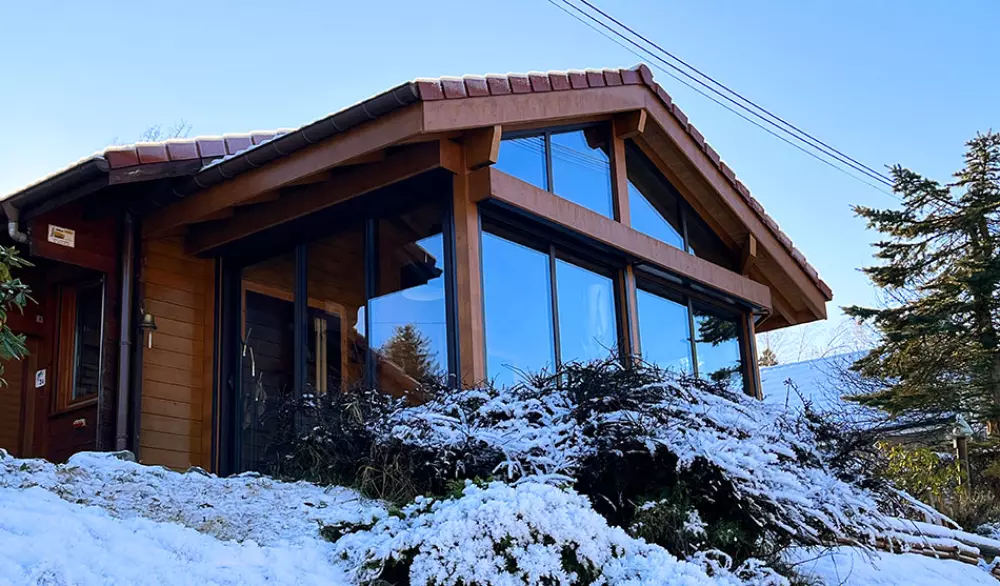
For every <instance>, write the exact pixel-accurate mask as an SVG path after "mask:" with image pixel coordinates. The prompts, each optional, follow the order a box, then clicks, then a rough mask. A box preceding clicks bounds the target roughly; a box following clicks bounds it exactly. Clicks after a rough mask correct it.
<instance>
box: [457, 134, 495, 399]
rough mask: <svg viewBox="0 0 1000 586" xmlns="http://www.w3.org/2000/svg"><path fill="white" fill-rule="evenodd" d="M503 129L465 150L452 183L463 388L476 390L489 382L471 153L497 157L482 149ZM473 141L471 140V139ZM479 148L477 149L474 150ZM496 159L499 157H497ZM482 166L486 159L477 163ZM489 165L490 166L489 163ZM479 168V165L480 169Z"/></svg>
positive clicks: (478, 140) (468, 144)
mask: <svg viewBox="0 0 1000 586" xmlns="http://www.w3.org/2000/svg"><path fill="white" fill-rule="evenodd" d="M499 130H500V129H499V127H497V128H495V129H491V131H490V133H489V135H490V136H489V140H484V137H483V135H482V134H478V135H477V137H476V139H477V140H470V141H469V142H468V143H467V144H466V148H465V149H463V152H462V158H463V163H464V170H461V171H459V172H458V173H456V174H455V177H454V180H453V183H452V205H453V206H454V218H455V272H456V284H457V287H456V288H457V293H458V299H457V305H458V345H459V355H460V364H459V367H460V368H461V379H462V380H461V384H462V385H463V386H472V385H475V384H477V383H480V382H482V381H484V380H486V333H485V329H484V322H483V279H482V267H481V262H480V261H481V256H480V242H481V240H480V234H479V231H480V229H479V207H478V205H477V204H476V202H474V201H473V200H472V198H471V197H470V186H469V171H468V164H467V161H468V150H469V149H470V148H472V149H473V150H475V151H477V153H482V152H483V151H485V152H487V153H490V154H493V153H495V152H496V151H495V150H494V149H492V148H490V149H481V148H480V147H481V146H482V144H483V143H484V142H485V143H487V144H489V143H492V142H493V141H494V137H497V138H498V137H499ZM470 138H471V137H470ZM473 145H475V146H473ZM493 156H495V155H493ZM474 162H476V163H482V162H483V161H482V157H477V158H476V159H474ZM487 164H489V163H487ZM477 166H478V165H477Z"/></svg>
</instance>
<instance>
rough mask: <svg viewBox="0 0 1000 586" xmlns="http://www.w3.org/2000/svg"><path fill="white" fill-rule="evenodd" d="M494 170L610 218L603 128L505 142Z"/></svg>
mask: <svg viewBox="0 0 1000 586" xmlns="http://www.w3.org/2000/svg"><path fill="white" fill-rule="evenodd" d="M496 167H497V168H498V169H500V170H501V171H503V172H505V173H509V174H510V175H513V176H515V177H517V178H519V179H522V180H524V181H527V182H528V183H531V184H532V185H534V186H536V187H538V188H540V189H546V190H548V191H551V192H553V193H555V194H556V195H558V196H560V197H563V198H565V199H568V200H570V201H572V202H574V203H577V204H580V205H582V206H584V207H586V208H588V209H591V210H593V211H595V212H597V213H599V214H601V215H603V216H607V217H609V218H611V217H614V204H613V201H612V200H613V198H612V191H611V162H610V160H609V158H608V137H607V128H606V127H604V126H589V127H587V128H584V129H580V130H570V131H565V132H544V133H541V134H537V135H533V136H514V137H510V138H505V139H504V140H503V141H502V142H501V144H500V157H499V159H498V161H497V164H496ZM549 170H551V174H550V173H549Z"/></svg>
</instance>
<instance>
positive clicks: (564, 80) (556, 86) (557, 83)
mask: <svg viewBox="0 0 1000 586" xmlns="http://www.w3.org/2000/svg"><path fill="white" fill-rule="evenodd" d="M549 85H551V86H552V89H553V90H554V91H557V92H561V91H563V90H568V89H570V88H572V87H573V86H571V85H570V83H569V74H568V73H566V72H565V71H553V72H551V73H549Z"/></svg>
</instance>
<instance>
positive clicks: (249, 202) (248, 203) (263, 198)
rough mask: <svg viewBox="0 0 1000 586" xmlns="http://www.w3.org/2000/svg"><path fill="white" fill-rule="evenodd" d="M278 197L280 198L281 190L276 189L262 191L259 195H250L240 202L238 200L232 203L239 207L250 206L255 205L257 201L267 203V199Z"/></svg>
mask: <svg viewBox="0 0 1000 586" xmlns="http://www.w3.org/2000/svg"><path fill="white" fill-rule="evenodd" d="M279 198H281V192H280V191H278V190H277V189H276V190H274V191H267V192H264V193H262V194H260V195H258V196H256V197H252V198H250V199H245V200H243V201H241V202H239V203H237V204H234V205H236V206H237V207H239V206H252V205H257V204H259V203H267V202H269V201H277V200H278V199H279Z"/></svg>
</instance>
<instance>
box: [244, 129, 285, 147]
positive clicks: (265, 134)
mask: <svg viewBox="0 0 1000 586" xmlns="http://www.w3.org/2000/svg"><path fill="white" fill-rule="evenodd" d="M278 134H284V133H277V132H269V131H266V130H256V131H254V132H251V133H250V140H252V141H253V143H254V144H261V143H265V142H267V141H269V140H271V139H272V138H274V137H275V136H278Z"/></svg>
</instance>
